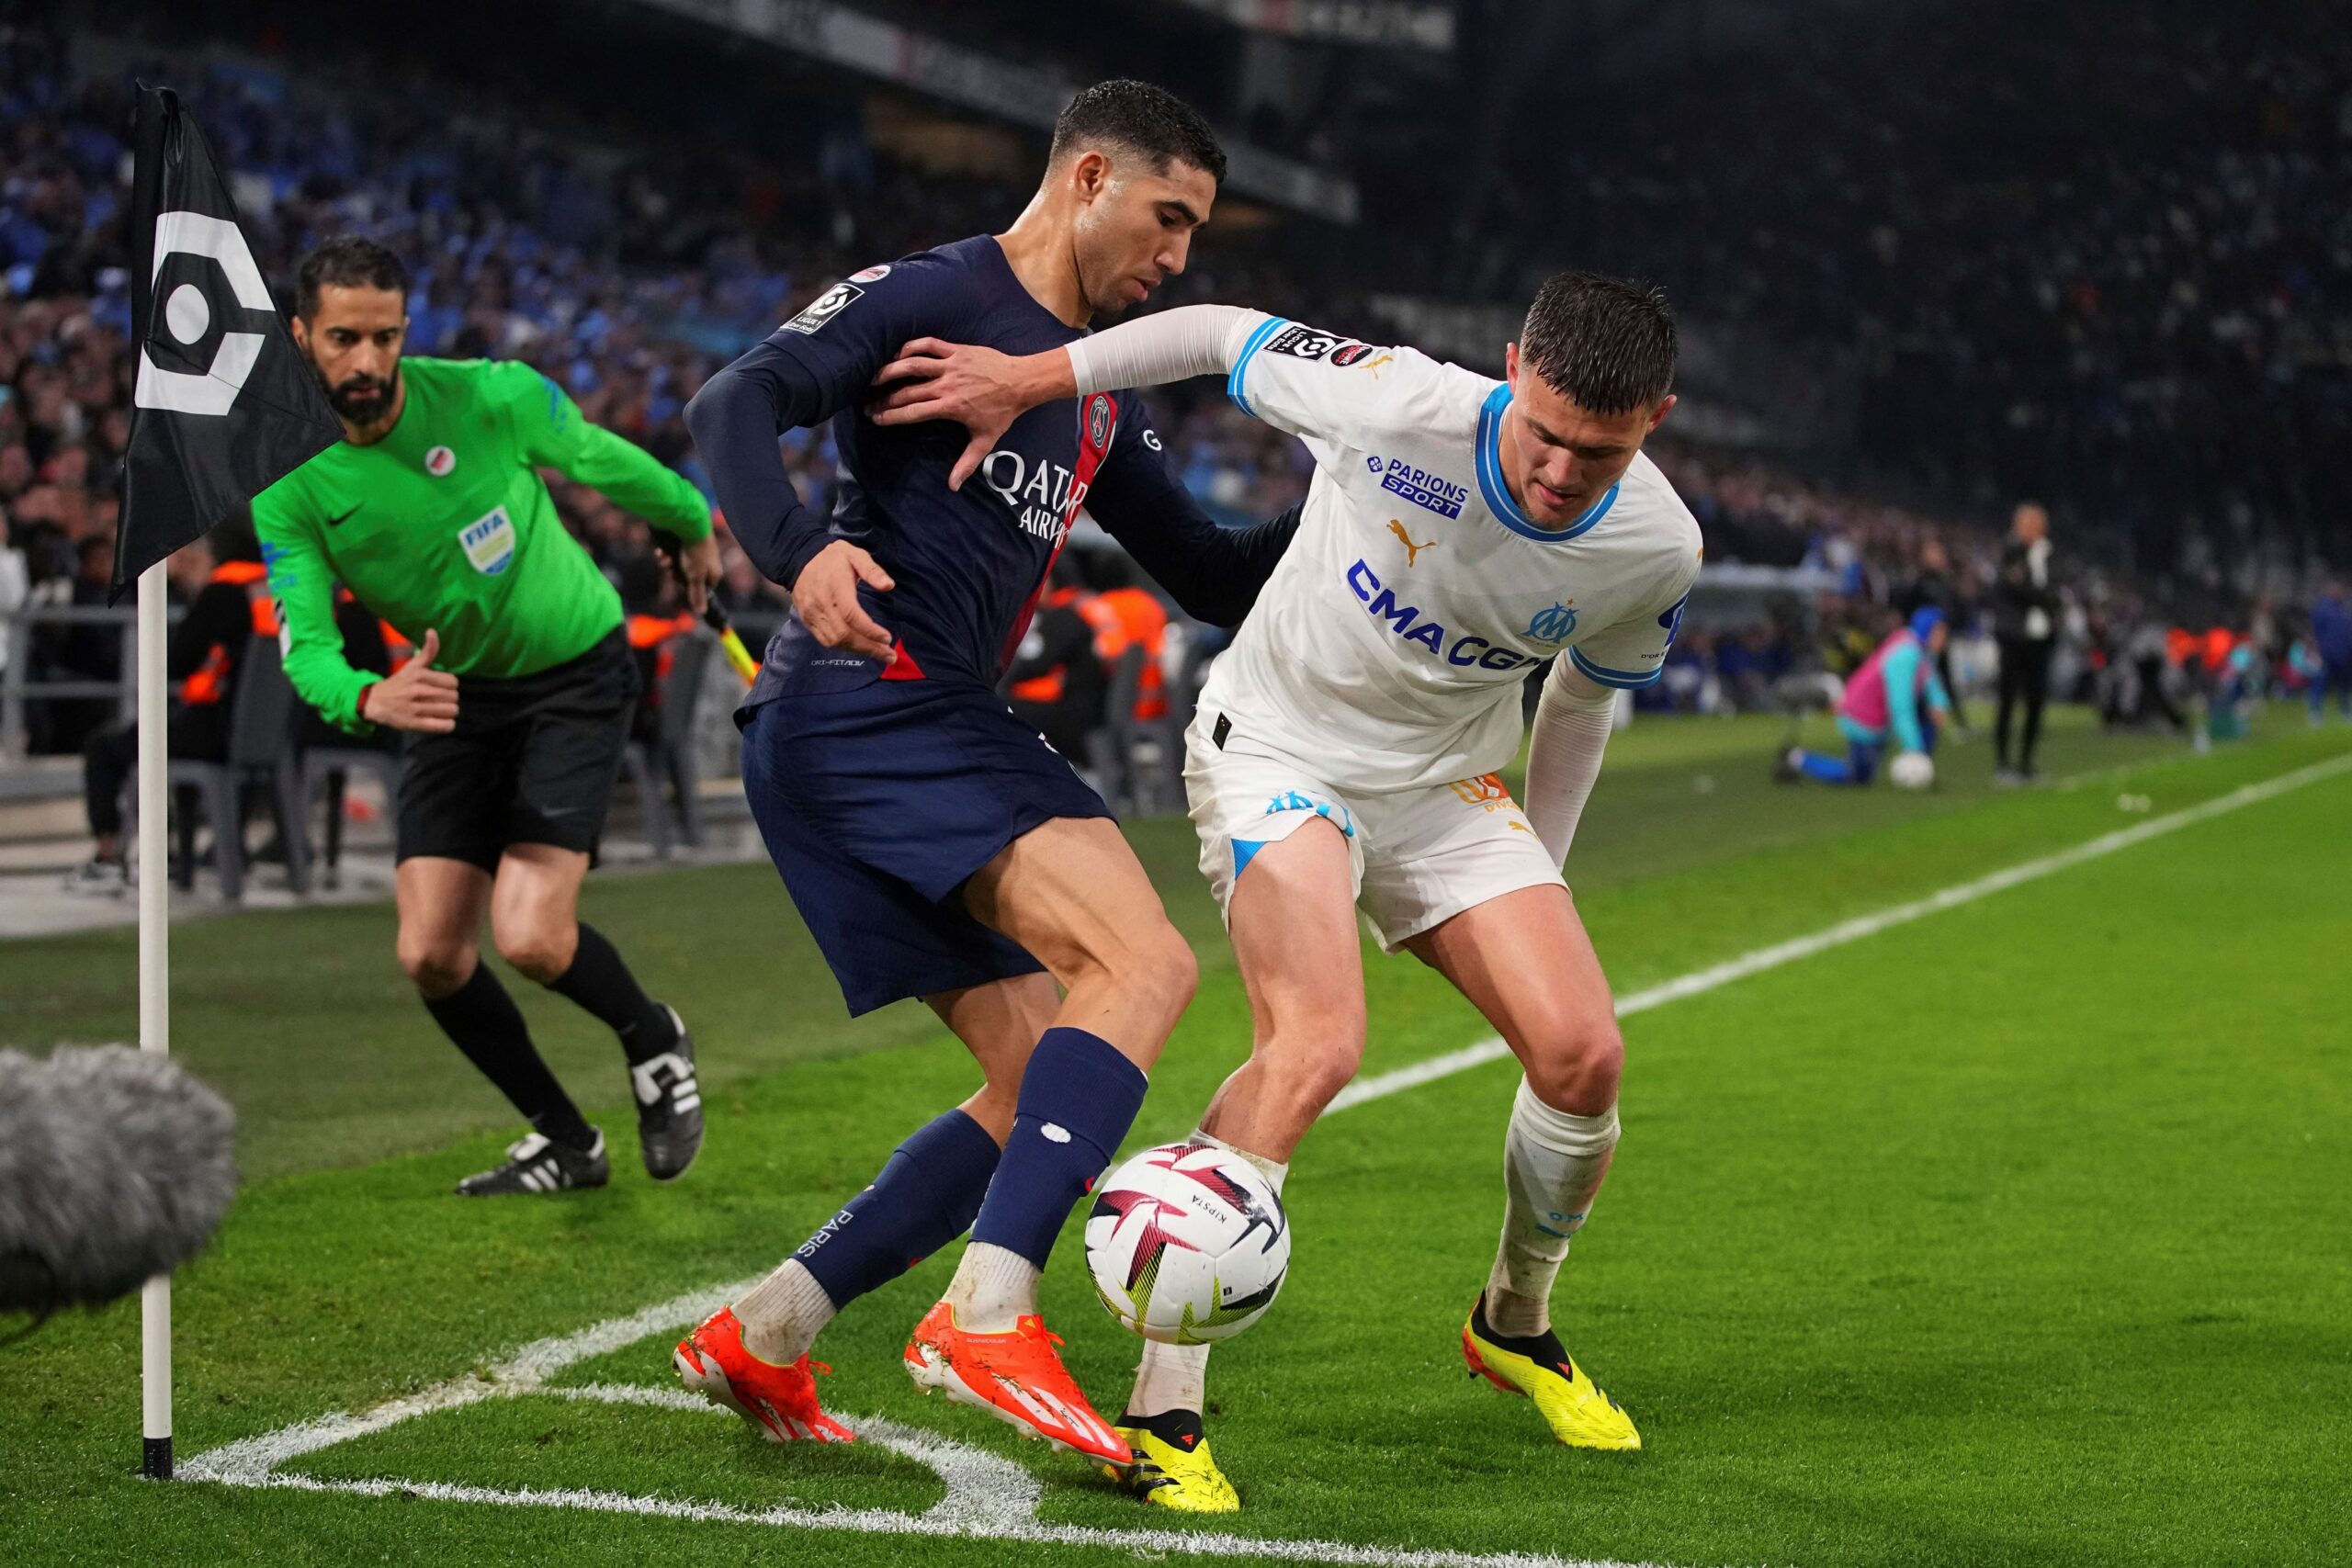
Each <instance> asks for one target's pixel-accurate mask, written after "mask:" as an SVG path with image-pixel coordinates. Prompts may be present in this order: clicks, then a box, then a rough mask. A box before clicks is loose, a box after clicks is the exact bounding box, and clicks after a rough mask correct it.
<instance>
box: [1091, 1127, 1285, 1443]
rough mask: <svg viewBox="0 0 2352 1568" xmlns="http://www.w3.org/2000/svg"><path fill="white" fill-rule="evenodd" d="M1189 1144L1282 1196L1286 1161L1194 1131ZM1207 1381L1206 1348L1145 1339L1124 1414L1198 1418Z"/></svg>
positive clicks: (1202, 1405)
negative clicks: (1244, 1165) (1231, 1162)
mask: <svg viewBox="0 0 2352 1568" xmlns="http://www.w3.org/2000/svg"><path fill="white" fill-rule="evenodd" d="M1191 1141H1192V1142H1193V1143H1195V1144H1199V1145H1204V1147H1207V1148H1213V1149H1223V1150H1224V1151H1225V1152H1226V1153H1227V1154H1229V1155H1234V1156H1238V1157H1239V1158H1242V1159H1246V1160H1248V1161H1249V1162H1250V1164H1251V1165H1252V1166H1254V1167H1256V1168H1257V1170H1258V1174H1259V1175H1261V1176H1262V1177H1264V1178H1265V1179H1266V1185H1267V1186H1269V1187H1272V1189H1273V1190H1274V1195H1275V1196H1276V1197H1278V1198H1279V1197H1280V1196H1282V1190H1283V1180H1284V1179H1286V1178H1288V1177H1289V1175H1290V1166H1289V1164H1288V1163H1287V1162H1286V1161H1283V1160H1277V1159H1268V1158H1266V1157H1265V1156H1263V1155H1253V1154H1251V1153H1250V1151H1249V1150H1248V1149H1243V1148H1236V1147H1235V1146H1234V1145H1231V1144H1228V1143H1227V1142H1226V1141H1225V1140H1224V1139H1222V1138H1218V1137H1214V1136H1212V1135H1211V1134H1207V1133H1203V1132H1198V1131H1196V1132H1194V1133H1193V1136H1192V1139H1191ZM1208 1377H1209V1347H1207V1346H1206V1345H1162V1344H1161V1343H1159V1341H1158V1340H1157V1339H1147V1340H1145V1341H1144V1344H1143V1359H1142V1360H1140V1361H1138V1362H1136V1386H1135V1392H1134V1393H1130V1394H1129V1395H1127V1408H1126V1411H1125V1414H1127V1415H1129V1416H1165V1415H1166V1414H1167V1413H1168V1412H1170V1410H1189V1411H1191V1412H1192V1413H1193V1415H1195V1416H1198V1415H1200V1414H1201V1413H1202V1410H1203V1408H1204V1406H1205V1405H1206V1404H1208V1397H1209V1394H1208V1387H1209V1383H1208Z"/></svg>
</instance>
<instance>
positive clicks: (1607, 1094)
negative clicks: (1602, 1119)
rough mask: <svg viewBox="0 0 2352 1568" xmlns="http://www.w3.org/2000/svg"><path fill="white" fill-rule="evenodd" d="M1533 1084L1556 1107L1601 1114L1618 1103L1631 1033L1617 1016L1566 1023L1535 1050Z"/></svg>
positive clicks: (1531, 1072) (1531, 1057) (1531, 1061)
mask: <svg viewBox="0 0 2352 1568" xmlns="http://www.w3.org/2000/svg"><path fill="white" fill-rule="evenodd" d="M1526 1067H1527V1087H1528V1088H1529V1089H1532V1090H1533V1091H1534V1093H1535V1098H1536V1099H1538V1100H1542V1101H1543V1102H1544V1104H1546V1105H1548V1106H1550V1107H1551V1108H1552V1109H1553V1110H1555V1111H1566V1112H1567V1113H1568V1114H1569V1115H1571V1116H1598V1115H1600V1113H1601V1112H1602V1111H1606V1110H1608V1109H1609V1108H1610V1107H1611V1106H1612V1105H1614V1104H1616V1103H1617V1080H1618V1079H1619V1077H1622V1076H1623V1073H1624V1070H1625V1037H1624V1036H1623V1035H1622V1034H1620V1033H1619V1032H1617V1022H1616V1021H1615V1020H1614V1019H1608V1018H1602V1019H1595V1020H1593V1021H1590V1022H1589V1023H1584V1024H1580V1025H1570V1026H1564V1027H1562V1028H1560V1029H1558V1030H1556V1031H1554V1032H1549V1033H1548V1034H1547V1036H1546V1037H1545V1038H1544V1040H1543V1041H1542V1042H1541V1043H1540V1044H1539V1045H1538V1048H1537V1049H1536V1050H1534V1051H1532V1052H1531V1053H1529V1059H1528V1061H1527V1063H1526Z"/></svg>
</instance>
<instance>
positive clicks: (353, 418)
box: [312, 366, 401, 426]
mask: <svg viewBox="0 0 2352 1568" xmlns="http://www.w3.org/2000/svg"><path fill="white" fill-rule="evenodd" d="M312 368H313V370H315V369H316V368H317V367H315V366H314V367H312ZM320 382H321V385H324V384H325V378H324V377H321V378H320ZM400 383H401V373H400V372H399V371H398V370H394V371H393V372H392V373H391V375H390V376H389V377H381V376H353V377H351V378H347V379H345V380H343V381H340V382H337V383H336V384H335V385H334V386H331V387H327V389H326V393H327V403H328V405H329V406H330V407H332V408H333V409H334V412H335V413H336V415H337V417H339V418H341V419H342V420H343V421H344V422H345V423H349V424H356V425H362V426H365V425H370V424H375V423H378V422H379V421H380V420H382V419H383V417H384V416H385V415H386V414H388V413H390V412H392V400H393V399H394V398H396V397H397V396H398V395H399V393H400Z"/></svg>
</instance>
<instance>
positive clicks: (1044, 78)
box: [638, 0, 1360, 223]
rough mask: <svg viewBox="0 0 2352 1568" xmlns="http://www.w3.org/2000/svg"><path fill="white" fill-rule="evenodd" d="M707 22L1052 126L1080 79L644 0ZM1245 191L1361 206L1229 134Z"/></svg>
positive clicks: (829, 11) (769, 9)
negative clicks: (1071, 79)
mask: <svg viewBox="0 0 2352 1568" xmlns="http://www.w3.org/2000/svg"><path fill="white" fill-rule="evenodd" d="M638 4H639V5H641V6H648V7H650V8H652V9H655V10H661V11H667V12H669V13H671V14H673V15H674V16H679V17H686V18H689V19H690V20H693V21H697V22H701V23H703V24H705V25H706V26H709V27H714V28H720V29H723V30H725V31H727V32H730V33H734V34H736V35H738V36H740V37H743V38H748V39H754V40H757V41H759V42H762V43H767V44H773V45H775V46H776V47H777V48H780V49H787V50H791V51H795V52H797V53H800V54H806V55H809V56H811V57H813V58H816V59H818V60H822V61H825V62H830V63H831V64H835V65H843V66H847V67H848V68H849V69H851V70H853V71H858V72H863V73H865V74H867V75H870V76H875V77H877V78H879V79H881V80H883V81H887V82H894V83H897V84H899V85H902V86H906V87H911V88H914V89H915V90H917V91H919V92H923V93H928V94H931V95H933V96H936V97H940V98H944V99H946V100H947V101H949V102H951V103H956V104H961V105H963V106H964V107H967V108H975V109H978V110H981V111H982V112H984V113H987V114H990V115H995V116H999V117H1001V118H1006V119H1011V120H1014V121H1017V122H1019V123H1021V124H1023V125H1031V126H1038V127H1045V126H1050V125H1052V124H1053V122H1054V118H1055V117H1056V116H1057V115H1058V114H1060V113H1061V111H1062V107H1063V106H1064V105H1066V104H1068V103H1069V99H1070V95H1071V94H1073V93H1075V92H1076V91H1077V90H1078V88H1079V86H1080V84H1079V83H1076V82H1073V81H1070V80H1069V79H1068V78H1067V77H1065V76H1063V75H1062V74H1061V73H1058V72H1057V71H1054V70H1051V69H1045V68H1040V67H1036V66H1032V65H1023V64H1020V63H1017V62H1013V61H1010V60H1004V59H1001V58H999V57H997V56H994V55H990V54H987V53H984V52H982V51H978V50H976V49H970V48H967V47H965V46H964V45H962V44H958V43H951V42H949V41H947V40H946V39H941V38H937V37H934V36H933V35H931V34H928V33H923V32H919V31H917V30H916V29H914V28H909V27H905V26H902V25H900V24H899V23H897V22H893V21H888V20H886V19H884V18H882V17H876V16H872V15H869V14H868V13H866V12H864V11H860V10H856V9H854V8H853V7H851V6H838V5H832V4H830V3H829V0H790V3H789V4H784V3H780V0H752V3H751V4H739V3H738V0H638ZM1225 151H1226V156H1227V160H1228V161H1229V164H1230V170H1229V173H1228V174H1227V182H1228V183H1229V184H1230V185H1231V186H1233V188H1235V189H1236V190H1238V191H1241V192H1244V193H1246V194H1248V195H1250V196H1255V197H1261V198H1262V199H1264V200H1267V201H1271V202H1274V203H1277V204H1279V205H1281V206H1283V207H1287V208H1290V209H1294V210H1295V211H1299V212H1304V213H1306V214H1309V215H1310V216H1313V217H1317V218H1322V219H1327V220H1330V221H1332V222H1335V223H1353V222H1354V221H1355V220H1356V217H1357V214H1358V211H1359V208H1360V202H1359V197H1358V193H1357V189H1356V182H1355V181H1354V180H1353V179H1351V178H1350V177H1349V176H1347V175H1341V174H1335V173H1333V172H1331V171H1329V170H1328V169H1323V168H1318V167H1317V166H1316V165H1314V164H1307V163H1305V162H1302V161H1300V160H1298V159H1295V158H1288V157H1284V156H1283V155H1282V154H1280V153H1276V152H1268V151H1267V150H1266V149H1264V148H1262V147H1260V146H1257V145H1255V144H1253V143H1250V142H1248V141H1235V140H1233V139H1231V138H1227V140H1226V142H1225Z"/></svg>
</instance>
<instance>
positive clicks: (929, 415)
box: [869, 305, 1272, 490]
mask: <svg viewBox="0 0 2352 1568" xmlns="http://www.w3.org/2000/svg"><path fill="white" fill-rule="evenodd" d="M1271 319H1272V318H1270V317H1268V316H1267V315H1266V314H1265V313H1264V312H1262V311H1259V310H1244V309H1242V308H1241V307H1239V306H1238V305H1184V306H1181V307H1179V308H1178V309H1176V310H1163V311H1161V312H1160V313H1159V314H1158V315H1156V316H1147V317H1145V318H1144V319H1143V320H1141V321H1128V322H1125V323H1124V324H1122V325H1119V326H1115V327H1113V328H1111V329H1110V330H1108V331H1107V332H1102V333H1096V334H1095V335H1094V336H1092V337H1089V338H1081V339H1080V340H1079V341H1078V342H1076V343H1073V344H1068V345H1066V346H1064V347H1061V348H1050V349H1047V350H1046V351H1045V352H1044V353H1042V354H1029V355H1009V354H1001V353H999V352H998V351H997V350H995V349H992V348H981V347H978V346H976V345H974V344H954V343H947V342H944V341H943V340H941V339H939V338H933V337H922V338H916V339H914V340H913V341H912V342H910V343H909V344H906V345H905V346H904V347H902V348H900V349H899V354H898V357H897V358H895V359H893V360H891V361H890V363H888V365H885V366H884V367H882V370H881V373H880V374H879V375H877V376H876V377H875V378H874V382H875V385H876V387H880V388H884V389H886V390H885V391H884V392H883V393H882V395H881V396H880V397H879V398H878V399H877V400H876V401H875V402H874V403H873V404H872V405H871V407H870V409H869V412H870V413H871V415H872V417H873V420H874V423H876V424H921V423H925V422H927V421H930V420H934V419H946V420H953V421H955V422H956V423H958V424H960V425H962V426H963V427H964V428H965V429H966V430H967V431H968V432H970V433H971V439H970V441H969V442H967V444H966V446H965V448H964V453H963V456H962V457H958V458H956V467H955V468H953V469H952V470H951V471H950V472H949V474H948V476H947V488H948V489H950V490H960V489H962V488H963V484H964V481H965V479H968V478H969V477H970V476H971V474H972V472H973V470H974V469H976V468H978V467H979V466H980V461H981V459H982V458H984V457H987V456H988V455H989V451H990V450H991V449H992V448H993V447H994V446H996V444H997V441H998V439H999V438H1000V437H1001V436H1002V435H1003V434H1004V433H1005V431H1006V430H1007V429H1008V428H1010V427H1011V426H1012V422H1013V421H1014V420H1016V419H1018V418H1020V417H1021V416H1022V415H1023V413H1026V412H1028V411H1029V410H1031V409H1033V408H1035V407H1036V406H1037V405H1038V404H1039V403H1048V402H1052V401H1053V400H1055V399H1057V398H1072V397H1079V396H1082V395H1084V394H1085V393H1088V392H1100V391H1109V390H1112V389H1123V388H1128V387H1157V386H1160V385H1162V384H1164V383H1166V382H1169V381H1182V380H1185V379H1187V378H1191V377H1194V376H1211V375H1223V374H1225V373H1226V372H1227V371H1229V370H1230V369H1232V368H1233V367H1234V365H1235V364H1237V363H1238V361H1239V359H1240V357H1241V355H1242V352H1243V350H1244V349H1245V348H1246V347H1247V346H1248V344H1249V342H1250V334H1251V333H1253V332H1255V331H1256V330H1257V328H1258V327H1259V325H1260V324H1261V323H1262V322H1264V321H1269V320H1271Z"/></svg>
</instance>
